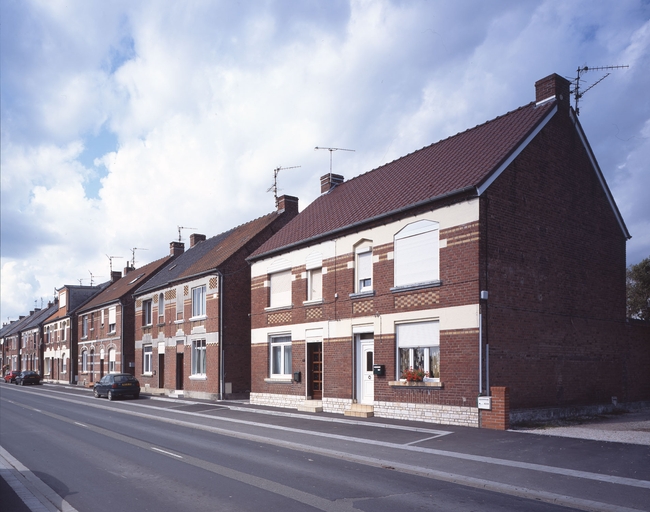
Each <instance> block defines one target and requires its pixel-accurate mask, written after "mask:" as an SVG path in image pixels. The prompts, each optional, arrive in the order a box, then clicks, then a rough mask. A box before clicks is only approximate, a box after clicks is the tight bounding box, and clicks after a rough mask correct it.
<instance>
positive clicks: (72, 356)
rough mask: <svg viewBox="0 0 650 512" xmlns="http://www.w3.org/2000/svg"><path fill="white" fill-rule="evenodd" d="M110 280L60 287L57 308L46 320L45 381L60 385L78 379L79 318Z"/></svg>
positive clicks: (44, 331)
mask: <svg viewBox="0 0 650 512" xmlns="http://www.w3.org/2000/svg"><path fill="white" fill-rule="evenodd" d="M109 283H110V282H107V283H103V284H100V285H97V286H76V285H65V286H62V287H61V288H59V289H58V290H57V293H58V308H57V309H56V311H55V312H54V313H53V314H52V315H51V316H49V317H48V318H46V319H45V320H44V321H43V338H44V351H43V381H44V382H53V383H61V384H76V382H77V344H76V343H73V341H74V340H76V339H77V317H76V313H77V311H78V310H79V308H81V307H82V306H83V305H84V304H85V303H86V302H88V301H89V300H90V299H92V298H93V297H94V296H95V295H97V294H98V293H100V292H101V291H102V290H103V289H104V288H106V286H108V284H109Z"/></svg>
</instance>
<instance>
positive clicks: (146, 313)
mask: <svg viewBox="0 0 650 512" xmlns="http://www.w3.org/2000/svg"><path fill="white" fill-rule="evenodd" d="M152 313H153V301H152V300H151V299H147V300H143V301H142V325H144V326H147V325H152V324H153V317H152Z"/></svg>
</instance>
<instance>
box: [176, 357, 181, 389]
mask: <svg viewBox="0 0 650 512" xmlns="http://www.w3.org/2000/svg"><path fill="white" fill-rule="evenodd" d="M176 389H183V354H176Z"/></svg>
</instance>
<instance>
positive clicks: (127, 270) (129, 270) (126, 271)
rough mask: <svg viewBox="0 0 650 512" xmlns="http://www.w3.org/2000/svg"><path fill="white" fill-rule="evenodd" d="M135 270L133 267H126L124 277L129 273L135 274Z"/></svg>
mask: <svg viewBox="0 0 650 512" xmlns="http://www.w3.org/2000/svg"><path fill="white" fill-rule="evenodd" d="M134 270H135V267H132V266H131V265H127V266H126V267H124V272H122V275H124V276H125V275H127V274H128V273H129V272H133V271H134Z"/></svg>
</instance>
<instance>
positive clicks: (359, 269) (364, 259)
mask: <svg viewBox="0 0 650 512" xmlns="http://www.w3.org/2000/svg"><path fill="white" fill-rule="evenodd" d="M356 260H357V261H356V274H357V284H356V290H355V291H356V292H357V293H363V292H369V291H372V247H362V248H359V249H357V250H356Z"/></svg>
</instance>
